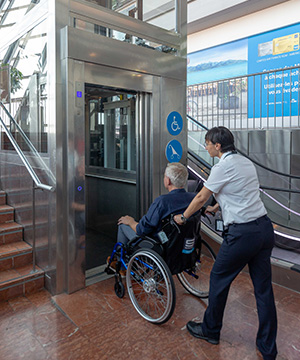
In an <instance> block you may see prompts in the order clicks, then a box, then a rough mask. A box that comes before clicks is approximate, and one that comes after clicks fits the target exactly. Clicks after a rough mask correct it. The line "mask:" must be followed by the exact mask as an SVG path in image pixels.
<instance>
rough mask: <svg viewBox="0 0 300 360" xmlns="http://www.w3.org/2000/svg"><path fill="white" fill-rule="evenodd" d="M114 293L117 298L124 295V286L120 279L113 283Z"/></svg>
mask: <svg viewBox="0 0 300 360" xmlns="http://www.w3.org/2000/svg"><path fill="white" fill-rule="evenodd" d="M115 293H116V295H117V297H118V298H120V299H122V297H124V295H125V286H124V285H123V283H122V281H118V282H116V283H115Z"/></svg>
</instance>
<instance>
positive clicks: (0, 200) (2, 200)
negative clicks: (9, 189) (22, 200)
mask: <svg viewBox="0 0 300 360" xmlns="http://www.w3.org/2000/svg"><path fill="white" fill-rule="evenodd" d="M5 204H6V193H5V191H3V190H0V205H5Z"/></svg>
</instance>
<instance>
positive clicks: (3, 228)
mask: <svg viewBox="0 0 300 360" xmlns="http://www.w3.org/2000/svg"><path fill="white" fill-rule="evenodd" d="M22 229H23V227H22V225H20V224H18V223H16V222H15V221H11V222H9V223H4V224H0V234H1V233H5V232H10V231H17V230H18V231H19V230H22Z"/></svg>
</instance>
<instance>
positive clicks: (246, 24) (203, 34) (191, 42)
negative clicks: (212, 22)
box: [187, 0, 300, 53]
mask: <svg viewBox="0 0 300 360" xmlns="http://www.w3.org/2000/svg"><path fill="white" fill-rule="evenodd" d="M299 14H300V0H291V1H287V2H284V3H282V4H280V5H276V6H274V7H270V8H267V9H265V10H262V11H257V12H255V13H253V14H251V15H247V16H243V17H241V18H239V19H236V20H232V21H228V22H226V23H224V24H221V25H218V26H214V27H211V28H209V29H206V30H203V31H200V32H197V33H194V34H192V35H189V36H188V48H187V50H188V53H192V52H194V51H198V50H202V49H207V48H210V47H213V46H216V45H220V44H224V43H227V42H230V41H234V40H238V39H242V38H245V37H248V36H251V35H255V34H259V33H263V32H266V31H269V30H273V29H277V28H280V27H284V26H287V25H291V24H294V23H298V22H300V16H299Z"/></svg>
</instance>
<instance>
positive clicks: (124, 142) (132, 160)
mask: <svg viewBox="0 0 300 360" xmlns="http://www.w3.org/2000/svg"><path fill="white" fill-rule="evenodd" d="M86 97H87V103H86V106H87V112H88V122H89V154H88V157H89V159H88V164H89V166H90V167H94V168H98V169H100V168H106V169H118V170H125V171H129V172H135V171H136V135H135V123H136V120H135V101H136V97H135V94H132V93H126V92H123V91H118V90H116V91H114V90H110V89H104V88H101V87H100V88H98V87H95V88H94V87H90V86H87V87H86Z"/></svg>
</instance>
